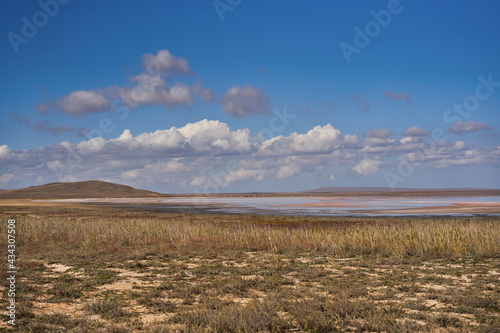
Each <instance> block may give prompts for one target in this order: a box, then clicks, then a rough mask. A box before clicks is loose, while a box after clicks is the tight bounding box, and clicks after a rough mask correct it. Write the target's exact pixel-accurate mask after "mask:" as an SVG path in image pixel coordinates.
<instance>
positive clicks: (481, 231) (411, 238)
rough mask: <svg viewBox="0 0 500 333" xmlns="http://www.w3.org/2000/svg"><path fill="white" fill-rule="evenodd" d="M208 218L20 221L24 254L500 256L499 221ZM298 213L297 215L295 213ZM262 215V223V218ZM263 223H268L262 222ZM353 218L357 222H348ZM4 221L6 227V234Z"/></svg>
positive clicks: (47, 219) (58, 218)
mask: <svg viewBox="0 0 500 333" xmlns="http://www.w3.org/2000/svg"><path fill="white" fill-rule="evenodd" d="M247 218H248V220H249V222H247V223H241V217H239V216H237V215H231V216H223V215H221V216H217V215H215V216H210V219H211V220H210V221H205V220H204V219H203V218H200V217H199V216H195V215H189V214H182V215H179V214H175V215H167V216H164V217H156V218H137V217H135V218H128V219H123V218H82V219H76V220H68V219H65V218H60V217H51V218H32V217H20V218H18V220H17V229H18V233H19V234H20V235H22V237H20V238H19V240H18V243H17V244H18V246H19V247H21V248H22V249H23V250H24V251H25V253H27V254H29V253H39V252H40V251H49V252H58V251H60V250H61V249H63V248H64V251H65V252H68V251H69V252H74V253H84V252H86V251H102V252H106V253H108V254H112V253H117V254H119V253H120V252H123V250H124V248H133V249H137V248H144V247H147V248H149V249H150V250H151V251H152V253H156V254H161V253H162V252H163V251H168V250H172V249H179V250H193V249H194V250H204V251H209V250H211V251H216V252H217V251H224V250H236V251H263V250H270V249H274V250H277V251H280V252H289V251H294V252H303V251H318V252H321V253H325V254H328V255H331V256H334V257H351V256H355V255H382V256H398V257H403V256H418V257H423V258H485V257H498V256H499V255H500V232H499V231H500V224H499V222H498V220H497V219H480V220H463V219H444V220H440V219H429V220H426V219H414V220H405V221H398V219H396V218H393V219H373V220H371V221H370V223H369V224H364V225H361V226H360V225H359V219H347V218H343V221H342V223H339V221H336V220H335V219H334V218H332V222H331V223H327V222H323V223H321V224H314V223H311V224H307V223H306V222H307V221H305V222H302V223H301V221H300V220H299V221H297V220H296V221H293V223H289V222H287V221H286V219H284V220H285V221H284V222H283V221H281V220H278V221H274V222H273V223H269V221H266V220H265V219H266V218H265V217H260V216H256V217H254V218H252V217H247ZM295 219H297V218H295ZM262 220H264V221H262ZM263 222H264V223H263ZM350 222H354V223H352V224H350ZM4 228H5V224H4V225H2V230H1V232H3V234H5V230H4Z"/></svg>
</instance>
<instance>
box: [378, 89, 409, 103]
mask: <svg viewBox="0 0 500 333" xmlns="http://www.w3.org/2000/svg"><path fill="white" fill-rule="evenodd" d="M384 96H385V97H387V98H390V99H392V100H393V101H397V100H399V99H404V100H405V101H406V102H408V103H410V96H408V94H407V93H405V92H402V93H398V94H395V93H391V92H389V91H385V92H384Z"/></svg>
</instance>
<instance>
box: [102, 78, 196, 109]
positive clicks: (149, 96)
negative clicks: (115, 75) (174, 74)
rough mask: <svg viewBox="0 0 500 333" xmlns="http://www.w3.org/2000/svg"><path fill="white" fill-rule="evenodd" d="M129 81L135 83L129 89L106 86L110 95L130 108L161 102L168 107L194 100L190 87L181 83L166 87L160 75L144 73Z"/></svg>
mask: <svg viewBox="0 0 500 333" xmlns="http://www.w3.org/2000/svg"><path fill="white" fill-rule="evenodd" d="M131 81H133V82H136V84H137V85H136V86H135V87H133V88H131V89H125V88H120V87H113V88H108V91H109V92H110V95H111V96H113V97H115V98H119V99H121V100H122V101H123V103H125V104H126V105H127V106H128V107H130V108H135V107H137V106H138V105H153V104H161V105H164V106H165V107H167V108H168V107H173V106H178V105H183V104H191V103H193V102H194V100H193V98H192V96H191V88H190V87H188V86H187V85H185V84H183V83H176V84H175V85H174V86H172V87H168V86H167V83H166V82H165V81H164V80H163V79H162V78H161V77H160V76H156V77H151V76H149V74H144V73H143V74H140V75H138V76H135V77H133V78H131Z"/></svg>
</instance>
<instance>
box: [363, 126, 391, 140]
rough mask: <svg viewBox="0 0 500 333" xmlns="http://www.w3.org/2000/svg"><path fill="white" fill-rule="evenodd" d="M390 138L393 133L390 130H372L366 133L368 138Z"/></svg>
mask: <svg viewBox="0 0 500 333" xmlns="http://www.w3.org/2000/svg"><path fill="white" fill-rule="evenodd" d="M390 136H392V132H391V131H390V130H388V129H378V128H372V129H370V130H369V131H368V132H367V133H366V137H368V138H377V139H387V138H388V137H390Z"/></svg>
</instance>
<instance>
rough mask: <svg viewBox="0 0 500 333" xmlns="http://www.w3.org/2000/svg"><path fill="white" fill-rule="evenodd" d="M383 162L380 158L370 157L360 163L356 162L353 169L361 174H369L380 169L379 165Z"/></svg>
mask: <svg viewBox="0 0 500 333" xmlns="http://www.w3.org/2000/svg"><path fill="white" fill-rule="evenodd" d="M381 164H382V161H380V160H379V159H369V158H365V159H363V160H362V161H361V162H359V163H358V164H356V165H355V166H354V167H353V168H352V169H353V170H354V171H356V172H357V173H358V174H359V175H363V176H367V175H369V174H372V173H375V172H377V171H378V167H379V166H380V165H381Z"/></svg>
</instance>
